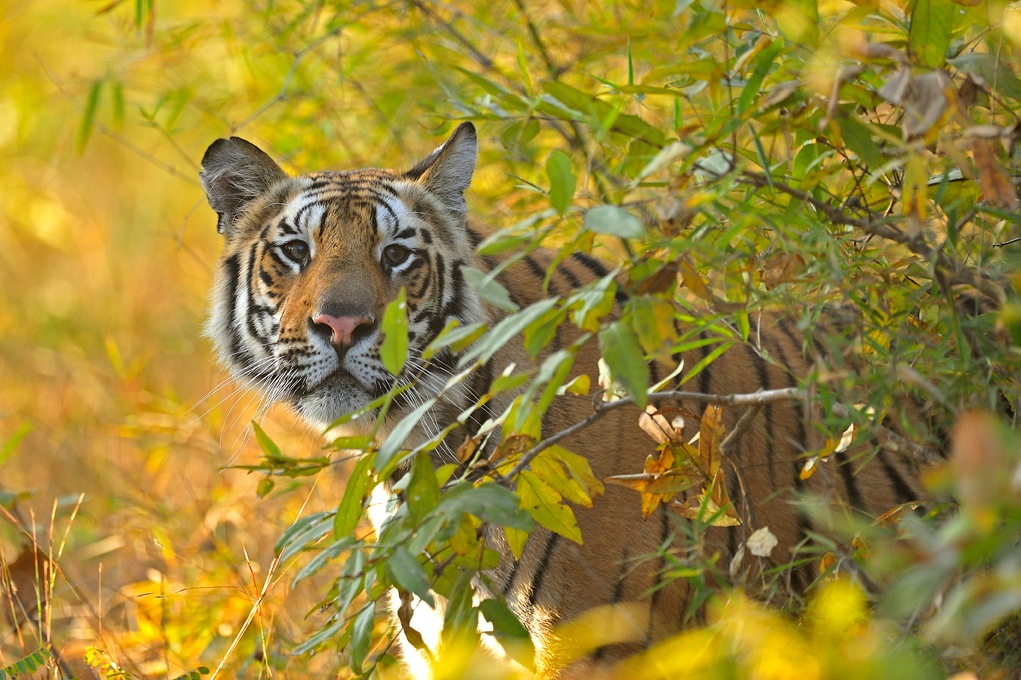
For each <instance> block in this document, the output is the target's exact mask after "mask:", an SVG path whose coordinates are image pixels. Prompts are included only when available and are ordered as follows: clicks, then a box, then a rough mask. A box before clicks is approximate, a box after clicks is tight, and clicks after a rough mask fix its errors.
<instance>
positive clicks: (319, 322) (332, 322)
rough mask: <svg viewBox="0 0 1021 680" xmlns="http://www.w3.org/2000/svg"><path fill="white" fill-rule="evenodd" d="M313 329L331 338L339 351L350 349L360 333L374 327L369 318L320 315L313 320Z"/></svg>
mask: <svg viewBox="0 0 1021 680" xmlns="http://www.w3.org/2000/svg"><path fill="white" fill-rule="evenodd" d="M309 320H310V321H311V322H312V328H313V329H314V330H316V331H317V332H320V333H322V335H323V336H328V337H329V338H330V344H332V345H333V346H334V347H336V348H337V349H344V348H347V347H350V346H351V345H353V344H354V343H355V340H357V339H358V337H359V335H360V331H365V330H368V329H369V328H371V327H372V323H373V321H372V318H370V317H368V316H331V315H329V314H320V315H318V316H316V317H314V318H312V319H309Z"/></svg>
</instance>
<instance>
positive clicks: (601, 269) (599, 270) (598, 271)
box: [571, 252, 628, 305]
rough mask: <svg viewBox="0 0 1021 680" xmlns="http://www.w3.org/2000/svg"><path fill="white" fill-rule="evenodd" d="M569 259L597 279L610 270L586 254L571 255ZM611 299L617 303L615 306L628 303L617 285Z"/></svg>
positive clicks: (626, 297) (624, 294) (626, 296)
mask: <svg viewBox="0 0 1021 680" xmlns="http://www.w3.org/2000/svg"><path fill="white" fill-rule="evenodd" d="M571 259H573V260H574V261H575V262H577V263H578V264H580V265H581V266H583V267H585V268H586V269H588V270H589V271H590V272H592V274H593V275H595V276H596V277H598V278H603V277H605V276H606V275H607V274H609V273H610V270H609V269H607V268H606V265H604V264H603V263H602V262H600V261H599V260H597V259H596V258H594V257H592V256H591V255H589V254H588V253H577V252H576V253H571ZM613 299H614V300H616V301H617V304H620V305H623V304H624V303H625V302H627V301H628V294H627V293H625V292H624V291H623V290H621V289H620V286H619V285H618V286H617V292H615V293H614V294H613Z"/></svg>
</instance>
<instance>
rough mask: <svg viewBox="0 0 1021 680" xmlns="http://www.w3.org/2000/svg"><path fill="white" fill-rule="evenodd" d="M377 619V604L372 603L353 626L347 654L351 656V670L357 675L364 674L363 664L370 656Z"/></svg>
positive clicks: (359, 614)
mask: <svg viewBox="0 0 1021 680" xmlns="http://www.w3.org/2000/svg"><path fill="white" fill-rule="evenodd" d="M375 617H376V603H375V602H374V601H370V602H369V603H368V604H367V605H365V607H364V608H363V609H362V610H361V611H360V612H358V616H356V617H355V620H354V623H353V624H351V643H350V644H349V645H348V647H347V653H348V654H349V655H350V656H351V668H352V670H354V672H355V673H359V674H360V673H361V672H362V664H363V663H364V662H365V657H366V656H368V654H369V642H370V641H371V640H372V627H373V624H374V623H375Z"/></svg>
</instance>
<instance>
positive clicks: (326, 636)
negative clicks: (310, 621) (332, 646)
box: [294, 617, 347, 655]
mask: <svg viewBox="0 0 1021 680" xmlns="http://www.w3.org/2000/svg"><path fill="white" fill-rule="evenodd" d="M346 625H347V622H346V621H345V620H344V619H342V618H340V617H338V618H336V619H334V620H332V621H330V623H328V624H327V625H326V626H324V627H323V628H322V630H320V631H319V632H318V633H316V634H315V635H312V636H310V637H309V638H308V639H307V640H305V641H304V642H302V643H301V644H299V645H297V646H296V647H295V648H294V654H295V655H299V654H308V653H309V652H312V651H315V650H316V648H318V647H319V645H321V644H323V643H324V642H326V641H327V640H332V639H334V638H335V637H336V635H337V633H339V632H340V631H341V630H343V629H344V627H345V626H346Z"/></svg>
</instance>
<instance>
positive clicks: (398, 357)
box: [379, 287, 408, 375]
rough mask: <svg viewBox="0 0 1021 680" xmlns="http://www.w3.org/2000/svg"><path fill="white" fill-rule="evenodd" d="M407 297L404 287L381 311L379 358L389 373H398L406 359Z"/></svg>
mask: <svg viewBox="0 0 1021 680" xmlns="http://www.w3.org/2000/svg"><path fill="white" fill-rule="evenodd" d="M407 308H408V297H407V293H406V292H405V290H404V288H403V287H402V288H401V292H400V293H399V294H398V295H397V299H396V300H394V301H393V302H391V303H390V304H388V305H387V306H386V311H384V312H383V324H382V326H381V328H380V329H381V330H382V331H383V342H382V343H381V344H380V346H379V358H380V360H382V362H383V366H384V367H386V370H388V371H390V374H391V375H399V374H400V372H401V371H402V370H403V369H404V364H405V362H407V360H408V312H407Z"/></svg>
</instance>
